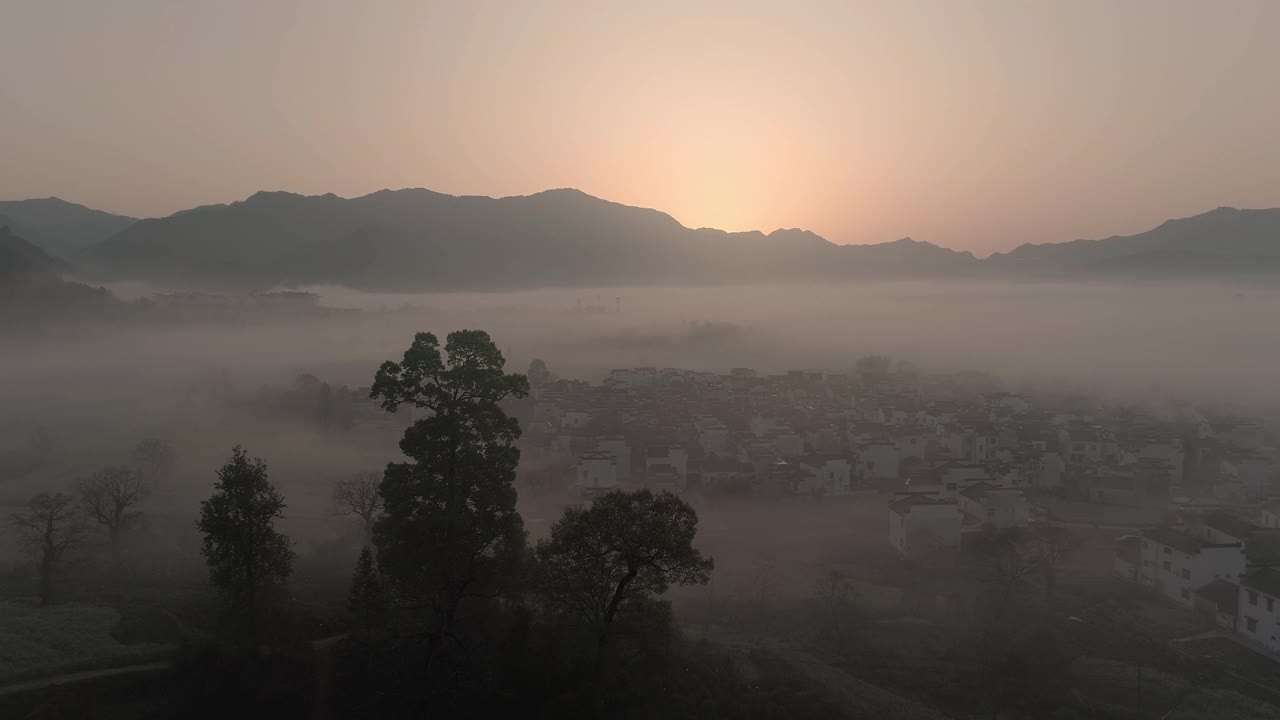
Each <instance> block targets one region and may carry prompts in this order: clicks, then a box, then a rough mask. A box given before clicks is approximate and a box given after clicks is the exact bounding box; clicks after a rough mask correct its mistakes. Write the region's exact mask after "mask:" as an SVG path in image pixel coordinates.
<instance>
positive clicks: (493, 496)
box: [370, 330, 529, 638]
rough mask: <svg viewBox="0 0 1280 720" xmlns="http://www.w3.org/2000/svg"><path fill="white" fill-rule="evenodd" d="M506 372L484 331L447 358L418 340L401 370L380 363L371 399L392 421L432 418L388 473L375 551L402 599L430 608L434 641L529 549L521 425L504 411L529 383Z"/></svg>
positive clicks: (464, 334) (465, 338)
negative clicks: (520, 486) (402, 413)
mask: <svg viewBox="0 0 1280 720" xmlns="http://www.w3.org/2000/svg"><path fill="white" fill-rule="evenodd" d="M504 365H505V360H504V359H503V357H502V353H501V352H499V351H498V348H497V347H496V346H495V345H494V343H493V341H492V340H491V339H490V338H489V335H488V334H487V333H485V332H482V331H478V330H460V331H457V332H453V333H450V334H449V337H448V340H447V342H446V344H445V347H444V354H443V355H442V353H441V348H440V344H439V341H438V340H437V339H436V337H435V336H434V335H432V334H430V333H419V334H418V335H417V336H416V337H415V338H414V340H413V344H412V345H411V346H410V347H409V349H408V350H407V351H405V353H404V358H403V360H402V361H401V362H399V363H395V362H386V363H383V365H382V367H381V368H380V369H379V370H378V374H377V376H376V378H375V380H374V383H373V388H372V391H371V393H370V397H373V398H377V399H380V400H381V403H382V406H383V407H384V408H386V409H387V410H389V411H392V412H394V411H395V410H396V409H397V408H399V407H400V406H401V405H412V406H414V407H418V408H422V409H424V410H427V411H428V412H427V414H426V416H425V417H421V418H419V419H418V420H416V421H415V422H414V423H413V425H412V426H411V427H409V428H408V429H407V430H406V431H405V434H404V438H403V439H402V440H401V442H400V448H401V450H403V451H404V453H405V455H408V456H409V457H410V458H412V460H413V462H409V463H392V464H388V465H387V468H386V471H385V473H384V475H383V479H382V485H381V494H382V498H383V501H384V514H383V516H382V517H381V518H380V519H379V520H378V522H377V523H376V525H375V527H374V544H375V546H376V547H377V550H378V557H377V560H378V566H379V568H380V569H381V571H382V573H383V575H384V576H385V577H387V578H388V579H390V580H391V581H392V583H393V585H394V588H395V590H396V591H397V593H398V594H400V595H401V596H404V597H407V598H413V599H416V600H417V601H419V602H421V603H422V604H424V605H428V606H429V607H431V608H432V611H433V614H434V617H433V618H431V619H430V623H431V625H432V627H431V628H430V629H429V632H430V633H432V636H433V637H437V638H438V637H440V636H441V635H442V634H444V633H447V632H448V630H449V628H450V627H451V625H452V623H453V620H454V617H455V616H456V614H457V611H458V608H459V606H460V604H461V603H462V602H463V601H464V600H465V599H467V598H469V597H477V596H480V597H491V596H494V595H496V594H500V593H501V592H503V590H504V588H505V583H506V582H507V581H508V580H510V579H511V578H512V577H513V575H514V568H515V566H516V564H517V563H518V561H519V559H520V556H521V553H522V550H523V547H524V526H523V523H522V521H521V519H520V515H519V514H518V513H517V512H516V509H515V504H516V490H515V486H514V481H515V471H516V465H517V463H518V462H519V459H520V451H519V450H518V449H517V448H516V447H515V445H514V443H515V441H516V439H517V438H518V437H519V436H520V425H519V423H518V422H517V421H516V420H515V419H514V418H511V417H508V416H507V415H506V413H505V412H504V411H503V410H502V408H501V407H500V405H499V403H500V401H502V400H503V399H504V398H507V397H512V396H513V397H524V396H525V395H527V394H528V390H529V383H528V381H527V380H526V379H525V377H524V376H523V375H519V374H506V373H505V372H504V371H503V367H504Z"/></svg>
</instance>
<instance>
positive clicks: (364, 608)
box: [348, 547, 387, 638]
mask: <svg viewBox="0 0 1280 720" xmlns="http://www.w3.org/2000/svg"><path fill="white" fill-rule="evenodd" d="M348 609H349V610H350V611H351V618H352V622H353V630H354V632H355V633H356V634H357V635H359V636H362V637H364V638H372V637H375V636H376V635H377V634H378V633H379V631H380V630H381V628H382V626H383V623H384V622H385V621H386V612H387V595H386V589H385V588H384V587H383V584H382V578H381V577H380V576H379V575H378V568H377V566H376V565H375V564H374V560H373V553H372V552H370V551H369V548H367V547H366V548H363V549H362V550H360V559H359V560H357V561H356V572H355V576H354V577H353V578H352V580H351V595H350V602H349V605H348Z"/></svg>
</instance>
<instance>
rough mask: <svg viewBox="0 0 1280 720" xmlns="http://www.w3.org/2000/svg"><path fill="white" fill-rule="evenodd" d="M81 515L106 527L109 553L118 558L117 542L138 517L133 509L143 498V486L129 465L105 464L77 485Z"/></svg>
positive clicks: (136, 472) (145, 489) (144, 495)
mask: <svg viewBox="0 0 1280 720" xmlns="http://www.w3.org/2000/svg"><path fill="white" fill-rule="evenodd" d="M77 490H78V491H79V493H80V507H81V508H83V510H84V513H85V515H86V516H87V517H88V518H89V519H90V520H92V521H93V522H96V523H97V524H99V525H101V526H102V527H105V528H106V529H107V535H108V537H109V539H110V543H111V552H112V555H113V556H114V557H115V558H116V559H117V560H118V559H119V552H120V541H121V539H122V538H123V537H124V534H125V533H126V532H127V531H128V529H129V526H130V525H132V524H133V523H134V521H136V520H137V518H138V513H137V512H134V511H133V510H134V508H136V507H137V506H138V504H139V503H141V502H142V501H143V500H145V499H146V497H147V492H148V489H147V485H146V483H144V482H143V480H142V476H141V474H139V472H138V471H137V470H134V469H133V468H127V467H106V468H103V469H101V470H99V471H98V472H96V473H94V474H93V475H91V476H89V477H88V478H85V479H84V480H81V481H80V483H79V484H78V485H77Z"/></svg>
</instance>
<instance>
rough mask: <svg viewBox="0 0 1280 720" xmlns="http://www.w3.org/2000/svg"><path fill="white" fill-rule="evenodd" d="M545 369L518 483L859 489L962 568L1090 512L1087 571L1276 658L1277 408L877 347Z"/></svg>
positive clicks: (765, 503) (576, 494)
mask: <svg viewBox="0 0 1280 720" xmlns="http://www.w3.org/2000/svg"><path fill="white" fill-rule="evenodd" d="M537 364H538V363H537V361H535V365H537ZM539 369H540V370H545V367H540V368H539ZM531 379H532V380H533V381H534V382H533V389H532V395H531V398H530V400H529V402H528V404H527V406H526V407H525V408H524V412H523V413H522V414H523V415H526V417H522V418H521V419H522V425H523V427H524V429H525V431H524V435H523V437H522V438H521V440H520V446H521V451H522V462H521V469H520V481H519V485H520V487H521V489H522V492H525V491H533V492H553V493H560V494H563V495H565V496H568V497H573V498H577V499H578V500H579V501H581V502H585V503H588V504H589V503H590V502H591V499H592V498H593V497H595V496H597V495H599V494H601V493H605V492H609V491H611V490H614V489H618V488H624V489H629V488H639V487H648V488H651V489H653V490H655V491H657V490H669V491H672V492H675V493H679V494H683V495H686V496H689V497H694V498H699V499H701V500H703V501H704V502H712V503H714V502H715V501H716V500H717V499H721V500H726V499H730V498H732V499H734V500H735V501H747V502H752V503H756V504H759V505H760V506H762V507H765V508H767V507H770V503H773V504H775V505H780V504H783V503H790V504H792V505H793V504H794V503H795V502H797V501H807V502H809V503H811V504H812V505H813V507H814V508H815V512H817V510H816V508H818V507H819V506H821V505H822V504H832V503H840V502H842V501H843V502H852V501H853V500H856V501H857V503H858V504H857V507H861V508H866V507H868V505H870V507H872V508H874V507H877V506H878V507H880V508H881V509H880V510H879V511H878V512H879V513H882V514H883V516H887V518H886V519H887V521H886V522H885V523H884V525H883V533H884V535H883V537H882V540H883V542H884V543H885V544H887V546H888V547H889V548H892V551H893V552H894V553H896V554H897V555H898V556H900V557H902V558H903V559H904V560H912V561H918V562H921V563H926V564H931V565H933V566H934V567H937V568H948V567H952V566H962V565H964V564H965V563H966V562H969V559H966V558H971V555H972V553H974V552H975V550H974V548H975V547H981V546H982V543H983V541H984V539H986V540H989V539H990V538H991V537H993V536H997V535H998V536H1000V537H1003V538H1013V539H1017V542H1019V543H1022V544H1027V543H1030V544H1034V545H1035V546H1036V547H1039V548H1044V547H1054V543H1055V542H1057V541H1056V540H1054V539H1053V538H1055V537H1059V535H1058V534H1060V533H1062V532H1063V531H1069V530H1072V529H1079V530H1080V531H1081V532H1086V531H1087V532H1089V533H1092V534H1093V535H1094V536H1100V537H1103V538H1104V542H1105V555H1102V554H1095V555H1094V556H1093V557H1091V558H1090V559H1088V560H1087V561H1085V562H1086V563H1087V565H1086V567H1085V568H1084V569H1085V571H1086V572H1089V573H1095V574H1097V575H1102V576H1108V577H1110V578H1112V579H1113V580H1115V579H1122V580H1124V581H1128V582H1130V583H1132V584H1133V585H1134V586H1135V587H1143V588H1146V589H1147V591H1148V592H1149V593H1150V594H1154V595H1158V596H1160V597H1162V598H1163V599H1164V601H1165V602H1166V604H1168V605H1170V606H1172V607H1180V608H1184V609H1185V611H1186V613H1187V614H1188V615H1189V616H1190V615H1192V614H1194V615H1195V616H1196V617H1197V618H1199V619H1201V620H1202V621H1204V622H1207V623H1212V625H1214V626H1216V628H1217V630H1216V632H1217V633H1218V634H1220V635H1226V636H1229V637H1230V638H1231V639H1233V640H1235V641H1237V642H1238V643H1239V644H1241V645H1245V646H1247V647H1249V648H1251V649H1254V650H1256V651H1258V652H1260V653H1263V654H1272V655H1280V609H1278V608H1277V607H1276V604H1277V601H1278V600H1280V499H1278V498H1277V497H1276V496H1277V495H1278V494H1280V455H1278V454H1277V451H1276V450H1275V447H1276V445H1277V443H1276V438H1275V431H1274V428H1270V427H1268V426H1267V425H1266V424H1265V423H1263V422H1262V421H1259V420H1254V419H1250V418H1245V417H1237V416H1220V415H1215V414H1212V413H1210V412H1208V411H1206V410H1203V409H1199V408H1195V407H1192V406H1190V405H1185V404H1166V405H1163V406H1161V407H1160V409H1159V410H1158V411H1156V410H1144V409H1143V408H1141V407H1138V406H1136V405H1134V404H1119V403H1114V402H1112V403H1108V402H1106V401H1104V400H1102V399H1099V398H1091V397H1087V396H1084V395H1082V394H1078V393H1068V392H1048V391H1037V392H1032V391H1028V390H1023V391H1021V392H1009V391H1007V390H1004V389H1001V385H1000V383H999V382H998V381H997V380H996V379H994V378H992V377H990V376H987V375H985V374H981V373H957V374H947V375H928V374H923V373H921V372H920V371H919V370H918V369H916V368H915V367H914V366H912V365H911V364H909V363H905V362H898V363H895V362H893V361H891V360H890V359H888V358H885V357H880V356H872V357H866V358H863V359H862V360H860V361H858V362H857V364H856V366H855V367H853V368H851V369H850V371H849V372H847V373H822V372H807V371H792V372H787V373H785V374H776V375H766V374H762V373H759V372H757V371H755V370H753V369H750V368H734V369H733V370H731V371H730V372H729V373H728V374H717V373H712V372H695V371H688V370H680V369H674V368H663V369H657V368H652V367H641V368H624V369H616V370H612V371H611V372H609V374H608V376H607V377H606V378H605V379H604V380H603V382H601V383H599V384H592V383H588V382H584V381H581V380H567V379H557V378H555V377H554V376H552V375H550V374H549V373H541V374H539V373H533V372H531ZM842 499H843V500H842ZM850 507H853V505H850ZM851 517H852V516H851ZM1040 559H1043V558H1040ZM1011 572H1015V573H1016V572H1017V568H1013V569H1012V570H1011Z"/></svg>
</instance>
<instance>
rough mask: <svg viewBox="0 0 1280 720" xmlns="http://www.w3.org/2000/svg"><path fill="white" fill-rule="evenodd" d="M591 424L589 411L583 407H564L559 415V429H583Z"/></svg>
mask: <svg viewBox="0 0 1280 720" xmlns="http://www.w3.org/2000/svg"><path fill="white" fill-rule="evenodd" d="M590 424H591V411H589V410H587V409H585V408H566V409H565V411H564V413H563V414H561V415H560V429H561V430H585V429H586V428H587V426H588V425H590Z"/></svg>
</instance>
